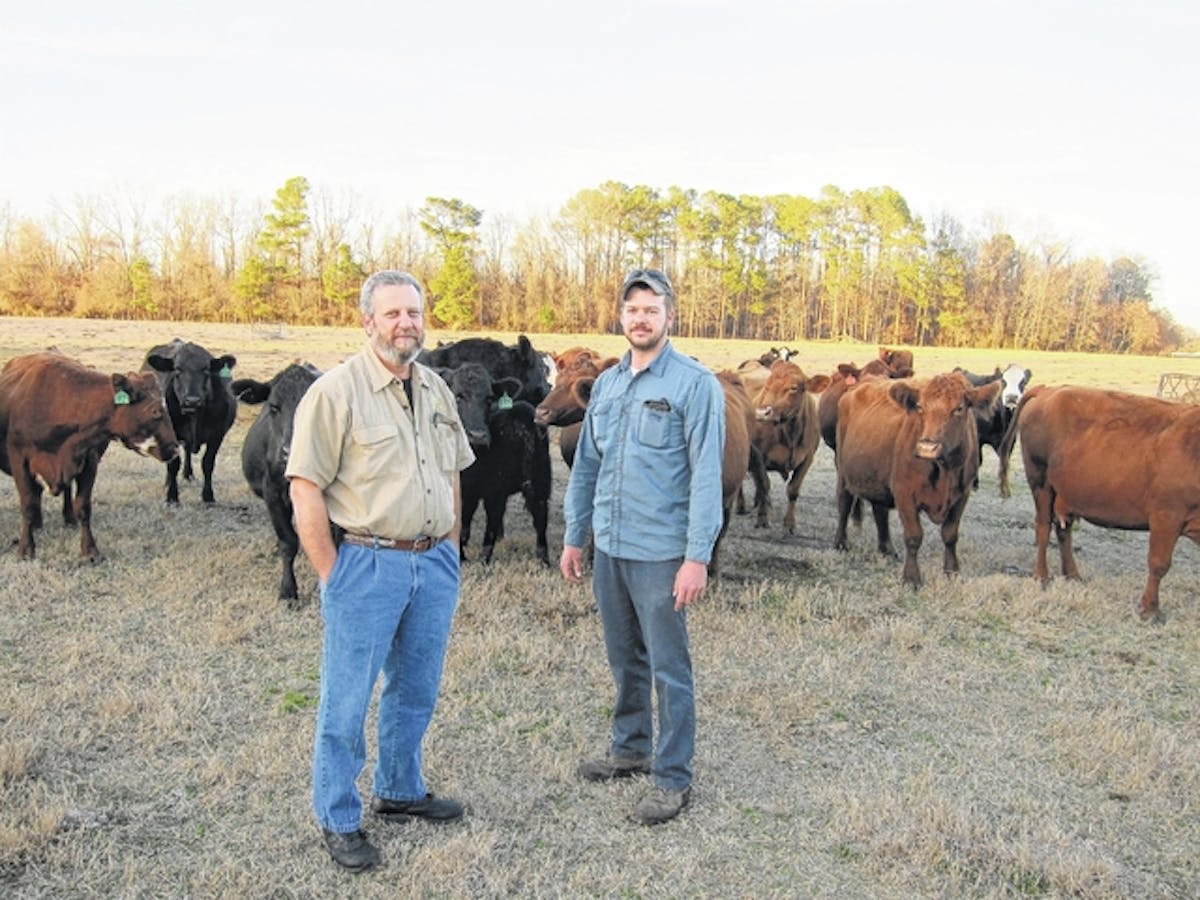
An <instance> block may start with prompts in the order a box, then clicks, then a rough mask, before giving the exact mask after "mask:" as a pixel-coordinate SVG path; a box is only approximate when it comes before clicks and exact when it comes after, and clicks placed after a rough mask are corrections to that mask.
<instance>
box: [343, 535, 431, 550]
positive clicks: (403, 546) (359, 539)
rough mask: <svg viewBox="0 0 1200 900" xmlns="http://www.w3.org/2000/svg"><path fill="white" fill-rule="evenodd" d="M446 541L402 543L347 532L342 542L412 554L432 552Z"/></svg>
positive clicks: (423, 539)
mask: <svg viewBox="0 0 1200 900" xmlns="http://www.w3.org/2000/svg"><path fill="white" fill-rule="evenodd" d="M445 539H446V537H445V535H443V536H442V537H422V538H417V539H416V540H415V541H400V540H397V539H396V538H385V537H377V536H375V535H373V534H351V533H350V532H349V531H347V532H346V533H345V534H343V535H342V540H343V541H345V542H346V543H347V544H355V545H357V546H359V547H370V548H371V549H372V550H407V551H409V552H410V553H424V552H425V551H426V550H432V549H433V548H434V547H436V546H437V545H438V544H440V543H441V542H442V541H444V540H445Z"/></svg>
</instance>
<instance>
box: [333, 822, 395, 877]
mask: <svg viewBox="0 0 1200 900" xmlns="http://www.w3.org/2000/svg"><path fill="white" fill-rule="evenodd" d="M321 834H323V835H324V836H325V849H327V850H328V851H329V855H330V856H332V857H333V861H334V862H335V863H337V864H338V865H339V866H341V867H342V868H343V869H346V870H348V871H350V872H365V871H367V870H368V869H374V868H375V867H376V866H378V865H379V864H380V863H381V862H382V860H381V859H380V856H379V850H378V848H377V847H376V846H375V845H374V844H372V843H371V842H370V841H369V840H367V833H366V832H365V831H362V830H361V829H360V830H358V831H344V832H343V831H327V830H325V829H324V828H322V829H321Z"/></svg>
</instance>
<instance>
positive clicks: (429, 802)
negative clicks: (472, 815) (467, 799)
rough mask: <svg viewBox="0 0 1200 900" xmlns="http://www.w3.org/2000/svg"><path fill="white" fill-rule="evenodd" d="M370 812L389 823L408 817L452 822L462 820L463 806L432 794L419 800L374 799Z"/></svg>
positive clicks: (401, 820) (447, 798)
mask: <svg viewBox="0 0 1200 900" xmlns="http://www.w3.org/2000/svg"><path fill="white" fill-rule="evenodd" d="M371 811H372V812H373V813H375V815H377V816H379V818H381V819H387V820H388V821H391V822H403V821H405V820H407V819H408V818H409V817H410V816H417V817H419V818H422V819H427V820H429V821H430V822H453V821H455V820H457V819H461V818H462V815H463V805H462V804H461V803H459V802H458V801H457V800H452V799H450V798H449V797H435V796H433V794H426V795H425V796H424V797H423V798H421V799H420V800H388V799H386V798H384V797H376V798H375V799H374V800H372V801H371Z"/></svg>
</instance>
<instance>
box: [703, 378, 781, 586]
mask: <svg viewBox="0 0 1200 900" xmlns="http://www.w3.org/2000/svg"><path fill="white" fill-rule="evenodd" d="M784 365H789V364H788V363H784ZM717 381H718V382H719V383H720V385H721V391H722V392H723V394H724V395H725V448H724V451H723V454H722V456H721V508H722V510H723V513H724V514H723V516H722V519H721V532H720V534H718V535H717V540H716V543H714V544H713V552H712V561H711V562H710V563H709V565H708V571H709V574H711V575H713V576H714V577H715V576H716V575H717V574H718V572H719V567H718V563H717V549H718V548H719V547H720V545H721V538H722V537H724V535H725V532H726V530H728V528H729V519H730V514H731V513H732V512H733V507H734V504H735V503H736V502H737V499H738V496H739V495H740V494H741V490H742V482H743V481H745V480H746V473H747V472H749V473H750V474H752V475H753V476H754V484H755V493H754V506H755V508H756V509H757V510H758V511H759V516H760V517H761V518H763V519H765V518H766V515H767V512H766V507H767V493H768V491H769V486H768V484H767V473H766V471H765V470H764V468H763V460H762V456H761V455H760V454H759V453H758V452H757V451H756V450H755V448H754V444H753V441H752V436H753V434H754V427H755V413H754V404H753V403H751V402H750V397H749V395H748V394H747V393H746V388H745V387H744V386H743V385H742V382H741V379H739V378H738V376H737V375H736V374H735V373H734V372H729V371H724V372H718V373H717Z"/></svg>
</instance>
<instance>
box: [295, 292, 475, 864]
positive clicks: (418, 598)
mask: <svg viewBox="0 0 1200 900" xmlns="http://www.w3.org/2000/svg"><path fill="white" fill-rule="evenodd" d="M359 306H360V310H361V312H362V323H363V328H364V329H365V330H366V333H367V337H368V341H367V346H365V347H364V348H363V349H362V351H361V352H359V353H358V354H356V355H355V356H353V357H351V358H349V359H348V360H346V361H345V362H344V363H342V364H341V365H339V366H337V367H336V368H334V369H332V370H330V371H329V372H326V373H325V374H324V375H322V376H321V377H320V378H319V379H317V381H316V382H315V383H314V384H313V385H312V387H310V388H309V389H308V392H307V393H306V394H305V395H304V399H303V400H302V401H301V403H300V406H299V408H298V409H297V410H296V418H295V429H294V436H293V438H292V446H291V452H290V458H289V461H288V467H287V476H288V478H289V479H290V480H291V497H292V503H293V506H294V508H295V516H296V531H297V532H298V534H299V536H300V543H301V546H302V547H303V548H304V552H305V555H306V556H307V557H308V559H309V561H310V562H311V563H312V565H313V568H314V569H315V570H316V572H317V577H318V578H319V580H320V589H321V616H322V619H323V620H324V624H325V630H324V643H323V647H322V651H321V699H320V704H319V706H318V710H317V724H316V735H315V740H314V748H313V778H312V802H313V811H314V813H315V816H316V819H317V823H318V824H319V826H320V828H321V830H322V833H323V835H324V840H325V846H326V848H327V849H328V851H329V853H330V855H331V856H332V857H333V859H334V861H335V862H337V863H338V864H339V865H341V866H343V867H344V868H346V869H349V870H351V871H363V870H366V869H370V868H373V867H374V866H376V865H378V864H379V863H380V855H379V851H378V849H377V848H376V847H375V846H374V845H373V844H371V842H370V840H369V838H368V836H367V835H366V833H365V832H364V831H363V830H362V829H361V827H360V826H361V818H362V799H361V798H360V796H359V793H358V789H357V787H356V786H355V780H356V778H357V777H358V775H359V773H360V772H361V771H362V768H363V765H364V764H365V762H366V740H365V738H364V723H365V720H366V715H367V707H368V704H369V702H370V700H371V694H372V692H373V690H374V686H375V682H376V680H377V678H378V677H379V675H380V674H381V673H382V675H383V687H382V690H381V693H380V696H379V709H378V740H377V743H378V748H377V750H378V760H377V762H376V765H375V775H374V784H373V788H374V799H373V801H372V804H371V808H372V811H373V812H374V814H375V815H376V816H377V817H378V818H380V819H382V820H384V821H388V822H404V821H407V820H408V819H410V818H411V817H418V818H423V819H426V820H427V821H435V822H448V821H453V820H455V819H458V818H460V817H461V816H462V814H463V806H462V804H461V803H459V802H458V801H456V800H452V799H449V798H445V797H436V796H434V795H433V794H431V793H429V792H428V791H427V789H426V786H425V782H424V780H423V778H422V772H421V769H422V766H421V742H422V739H423V737H424V735H425V730H426V728H427V726H428V725H429V722H430V719H431V718H432V716H433V710H434V705H435V702H436V700H437V694H438V686H439V684H440V682H441V675H442V662H443V658H444V656H445V651H446V644H447V640H448V638H449V633H450V620H451V618H452V616H453V614H454V608H455V606H456V604H457V602H458V589H459V553H458V535H459V512H460V500H459V474H458V473H459V472H460V471H462V470H463V469H465V468H467V466H469V465H470V464H471V463H472V462H473V461H474V455H473V454H472V452H471V448H470V444H469V443H468V442H467V438H466V433H465V431H464V430H463V427H462V422H461V421H460V420H459V417H458V409H457V406H456V404H455V401H454V395H453V394H452V393H451V392H450V389H449V388H448V387H447V386H446V384H445V382H443V381H442V380H441V378H439V377H438V376H437V375H436V374H434V372H433V371H432V370H431V369H428V368H426V367H425V366H423V365H421V364H419V363H417V362H416V361H415V360H416V357H417V354H418V353H419V352H420V351H421V346H422V343H423V342H424V339H425V329H424V324H423V318H424V294H423V292H422V290H421V286H420V284H419V283H418V282H417V280H416V279H415V278H413V276H411V275H409V274H408V273H406V272H397V271H383V272H377V273H376V274H374V275H372V276H371V277H370V278H368V279H367V280H366V282H365V283H364V284H363V288H362V294H361V297H360V301H359ZM331 526H332V527H331Z"/></svg>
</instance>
